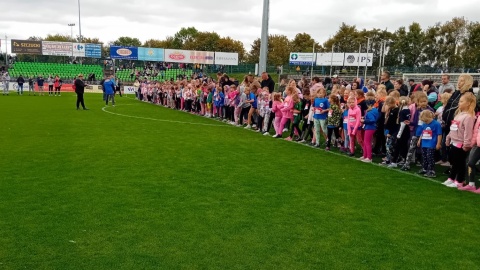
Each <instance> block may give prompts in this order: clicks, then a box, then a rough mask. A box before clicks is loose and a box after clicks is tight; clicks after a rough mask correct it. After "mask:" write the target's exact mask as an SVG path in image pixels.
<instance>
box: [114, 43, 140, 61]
mask: <svg viewBox="0 0 480 270" xmlns="http://www.w3.org/2000/svg"><path fill="white" fill-rule="evenodd" d="M110 57H111V58H112V59H127V60H137V59H138V47H125V46H110Z"/></svg>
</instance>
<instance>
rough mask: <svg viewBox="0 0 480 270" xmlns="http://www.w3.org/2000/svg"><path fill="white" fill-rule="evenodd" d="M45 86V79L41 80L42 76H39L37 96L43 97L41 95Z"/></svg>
mask: <svg viewBox="0 0 480 270" xmlns="http://www.w3.org/2000/svg"><path fill="white" fill-rule="evenodd" d="M44 84H45V79H44V78H43V76H42V75H40V76H39V77H38V78H37V86H38V93H39V94H38V95H39V96H43V95H44V93H43V85H44Z"/></svg>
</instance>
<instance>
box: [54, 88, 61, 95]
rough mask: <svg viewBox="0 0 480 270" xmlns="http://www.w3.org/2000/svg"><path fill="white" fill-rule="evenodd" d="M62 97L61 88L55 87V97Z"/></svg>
mask: <svg viewBox="0 0 480 270" xmlns="http://www.w3.org/2000/svg"><path fill="white" fill-rule="evenodd" d="M56 94H58V95H60V87H55V95H56Z"/></svg>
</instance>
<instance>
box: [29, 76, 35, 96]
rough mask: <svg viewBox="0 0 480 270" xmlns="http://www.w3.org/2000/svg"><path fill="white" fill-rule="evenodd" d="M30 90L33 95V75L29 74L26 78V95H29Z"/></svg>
mask: <svg viewBox="0 0 480 270" xmlns="http://www.w3.org/2000/svg"><path fill="white" fill-rule="evenodd" d="M30 92H33V95H34V96H35V90H34V88H33V77H32V76H30V78H29V79H28V95H29V96H30Z"/></svg>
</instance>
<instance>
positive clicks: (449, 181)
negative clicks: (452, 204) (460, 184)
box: [442, 178, 454, 186]
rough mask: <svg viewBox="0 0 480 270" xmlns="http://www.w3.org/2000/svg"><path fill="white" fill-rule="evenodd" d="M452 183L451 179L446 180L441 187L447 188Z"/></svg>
mask: <svg viewBox="0 0 480 270" xmlns="http://www.w3.org/2000/svg"><path fill="white" fill-rule="evenodd" d="M452 183H454V182H453V180H452V179H450V178H448V179H447V181H445V182H443V183H442V185H445V186H448V185H450V184H452Z"/></svg>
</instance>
